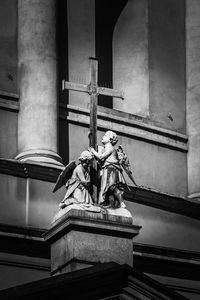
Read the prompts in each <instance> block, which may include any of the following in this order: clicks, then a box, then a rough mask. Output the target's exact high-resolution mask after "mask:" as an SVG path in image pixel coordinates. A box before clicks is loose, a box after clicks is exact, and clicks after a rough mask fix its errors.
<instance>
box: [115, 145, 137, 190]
mask: <svg viewBox="0 0 200 300" xmlns="http://www.w3.org/2000/svg"><path fill="white" fill-rule="evenodd" d="M117 154H118V159H119V163H120V165H121V166H122V168H123V169H124V171H125V172H126V174H127V175H128V177H129V178H130V180H131V181H132V182H133V183H134V185H136V186H137V183H136V182H135V180H134V178H133V173H132V171H131V165H130V162H129V159H128V157H127V155H126V153H125V152H124V149H123V148H122V146H121V145H119V146H118V148H117Z"/></svg>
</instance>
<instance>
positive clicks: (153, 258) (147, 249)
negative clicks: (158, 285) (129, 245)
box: [133, 243, 200, 280]
mask: <svg viewBox="0 0 200 300" xmlns="http://www.w3.org/2000/svg"><path fill="white" fill-rule="evenodd" d="M133 260H134V265H135V267H136V268H138V269H139V270H141V271H142V272H144V273H149V274H154V275H160V276H174V277H177V278H182V279H191V280H199V272H200V252H196V251H187V250H182V249H174V248H168V247H160V246H154V245H147V244H139V243H133ZM152 266H153V267H152ZM188 270H190V272H189V273H188Z"/></svg>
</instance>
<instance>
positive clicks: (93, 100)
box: [88, 58, 98, 203]
mask: <svg viewBox="0 0 200 300" xmlns="http://www.w3.org/2000/svg"><path fill="white" fill-rule="evenodd" d="M90 63H91V81H90V84H89V85H88V93H89V94H90V134H89V139H90V147H93V148H94V149H95V150H97V101H98V92H97V85H98V61H97V59H95V58H90ZM90 173H91V174H90V176H91V190H92V196H93V199H94V201H95V203H97V202H98V200H97V185H98V174H97V162H96V160H94V161H93V164H92V167H91V172H90Z"/></svg>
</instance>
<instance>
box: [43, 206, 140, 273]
mask: <svg viewBox="0 0 200 300" xmlns="http://www.w3.org/2000/svg"><path fill="white" fill-rule="evenodd" d="M139 229H140V226H138V225H133V224H132V217H130V215H129V217H127V216H125V217H124V216H119V215H114V214H112V215H110V214H109V213H92V212H87V211H85V210H78V209H70V210H68V212H67V213H65V214H64V215H63V216H61V217H60V218H59V219H57V220H56V221H55V222H54V223H53V224H52V227H51V229H50V230H49V231H48V232H47V234H46V235H45V239H46V241H48V242H49V243H50V244H51V272H52V274H53V275H54V274H59V273H63V272H70V271H72V270H76V269H81V268H85V267H88V266H92V265H95V264H96V263H105V262H110V261H114V262H117V263H120V264H128V265H131V266H132V264H133V243H132V238H133V237H134V236H135V235H137V234H138V233H139Z"/></svg>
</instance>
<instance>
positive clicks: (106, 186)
mask: <svg viewBox="0 0 200 300" xmlns="http://www.w3.org/2000/svg"><path fill="white" fill-rule="evenodd" d="M117 142H118V138H117V135H116V133H115V132H113V131H107V132H106V133H105V135H104V136H103V138H102V143H103V145H104V147H101V148H100V150H99V151H98V152H97V151H95V149H94V148H89V150H90V152H91V153H92V154H93V155H94V157H95V158H96V159H97V161H98V162H99V165H100V170H101V171H100V176H101V187H100V192H99V204H100V205H101V206H102V207H104V208H119V207H122V208H124V207H125V203H124V199H123V191H124V188H125V187H128V186H127V184H126V181H125V178H124V175H123V170H124V171H125V172H126V173H127V175H128V176H129V178H130V179H131V180H132V182H133V183H134V185H136V183H135V181H134V179H133V176H132V172H131V169H130V163H129V160H128V158H127V155H126V154H125V152H124V150H123V148H122V146H119V147H118V149H116V148H115V145H116V144H117Z"/></svg>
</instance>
